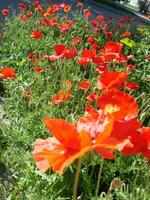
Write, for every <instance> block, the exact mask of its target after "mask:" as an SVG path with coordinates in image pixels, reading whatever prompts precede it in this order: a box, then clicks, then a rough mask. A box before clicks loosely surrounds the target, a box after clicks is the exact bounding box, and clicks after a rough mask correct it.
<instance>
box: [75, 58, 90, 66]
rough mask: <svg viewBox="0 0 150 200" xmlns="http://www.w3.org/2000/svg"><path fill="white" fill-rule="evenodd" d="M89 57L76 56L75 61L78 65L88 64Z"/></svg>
mask: <svg viewBox="0 0 150 200" xmlns="http://www.w3.org/2000/svg"><path fill="white" fill-rule="evenodd" d="M90 61H91V59H90V58H86V57H81V58H77V63H78V64H79V65H83V66H85V65H88V64H89V63H90Z"/></svg>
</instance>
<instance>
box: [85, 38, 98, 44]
mask: <svg viewBox="0 0 150 200" xmlns="http://www.w3.org/2000/svg"><path fill="white" fill-rule="evenodd" d="M87 42H88V43H89V44H91V45H93V44H96V39H95V38H94V37H93V36H90V37H88V38H87Z"/></svg>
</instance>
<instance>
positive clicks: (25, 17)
mask: <svg viewBox="0 0 150 200" xmlns="http://www.w3.org/2000/svg"><path fill="white" fill-rule="evenodd" d="M19 18H20V20H21V21H27V20H28V19H29V17H28V15H24V14H20V15H19Z"/></svg>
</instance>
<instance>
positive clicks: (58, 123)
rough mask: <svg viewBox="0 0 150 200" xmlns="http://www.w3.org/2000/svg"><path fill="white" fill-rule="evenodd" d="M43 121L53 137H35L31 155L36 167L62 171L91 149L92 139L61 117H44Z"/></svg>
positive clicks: (42, 169) (44, 169)
mask: <svg viewBox="0 0 150 200" xmlns="http://www.w3.org/2000/svg"><path fill="white" fill-rule="evenodd" d="M44 123H45V125H46V127H47V128H48V130H49V131H50V132H51V133H52V135H53V137H49V138H47V139H45V140H42V139H37V140H36V142H35V145H34V151H33V156H34V160H35V163H36V165H37V167H38V168H39V169H40V170H41V171H43V172H45V171H47V170H48V169H49V168H52V169H53V171H55V172H58V173H62V172H63V171H64V169H65V168H66V167H68V166H69V165H70V164H71V163H73V162H74V160H76V159H78V158H80V157H82V156H83V155H84V154H85V153H87V152H89V151H91V150H92V141H91V138H90V136H89V135H88V134H87V133H86V132H85V131H81V132H78V131H77V129H76V127H75V126H74V125H72V124H68V123H67V122H66V121H65V120H62V119H51V118H47V117H46V118H44Z"/></svg>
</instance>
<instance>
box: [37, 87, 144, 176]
mask: <svg viewBox="0 0 150 200" xmlns="http://www.w3.org/2000/svg"><path fill="white" fill-rule="evenodd" d="M97 102H98V106H99V108H100V109H99V110H95V109H94V108H92V107H88V109H87V110H86V111H87V113H86V115H84V116H83V117H81V118H80V119H79V120H78V121H77V122H75V123H73V124H69V123H68V122H66V121H65V120H63V119H52V118H48V117H45V118H44V124H45V126H46V127H47V128H48V130H49V131H50V132H51V134H52V137H49V138H47V139H37V140H36V142H35V146H34V151H33V156H34V160H35V163H36V165H37V167H38V168H39V169H40V170H41V171H43V172H45V171H47V170H48V169H49V168H52V169H53V171H55V172H58V173H62V172H63V171H64V170H65V169H66V168H67V167H68V166H69V165H70V164H72V163H73V162H74V161H75V160H76V159H78V158H80V157H82V156H83V155H85V154H86V153H89V152H91V151H97V152H98V153H99V154H100V156H101V157H103V158H105V159H112V158H114V157H115V154H114V151H115V150H119V151H123V150H124V149H127V150H128V149H130V148H131V149H134V145H133V144H132V142H131V141H130V138H131V139H132V136H133V135H134V134H135V133H136V132H137V129H139V128H140V126H141V124H140V123H139V122H137V121H136V117H137V115H138V106H137V103H136V101H135V100H134V98H133V97H132V96H130V95H128V94H126V93H124V92H121V91H119V90H117V89H114V90H112V91H108V92H106V93H105V94H103V95H102V96H101V97H100V98H99V99H98V101H97ZM121 130H122V133H121ZM132 140H133V139H132ZM128 152H129V151H128Z"/></svg>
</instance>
